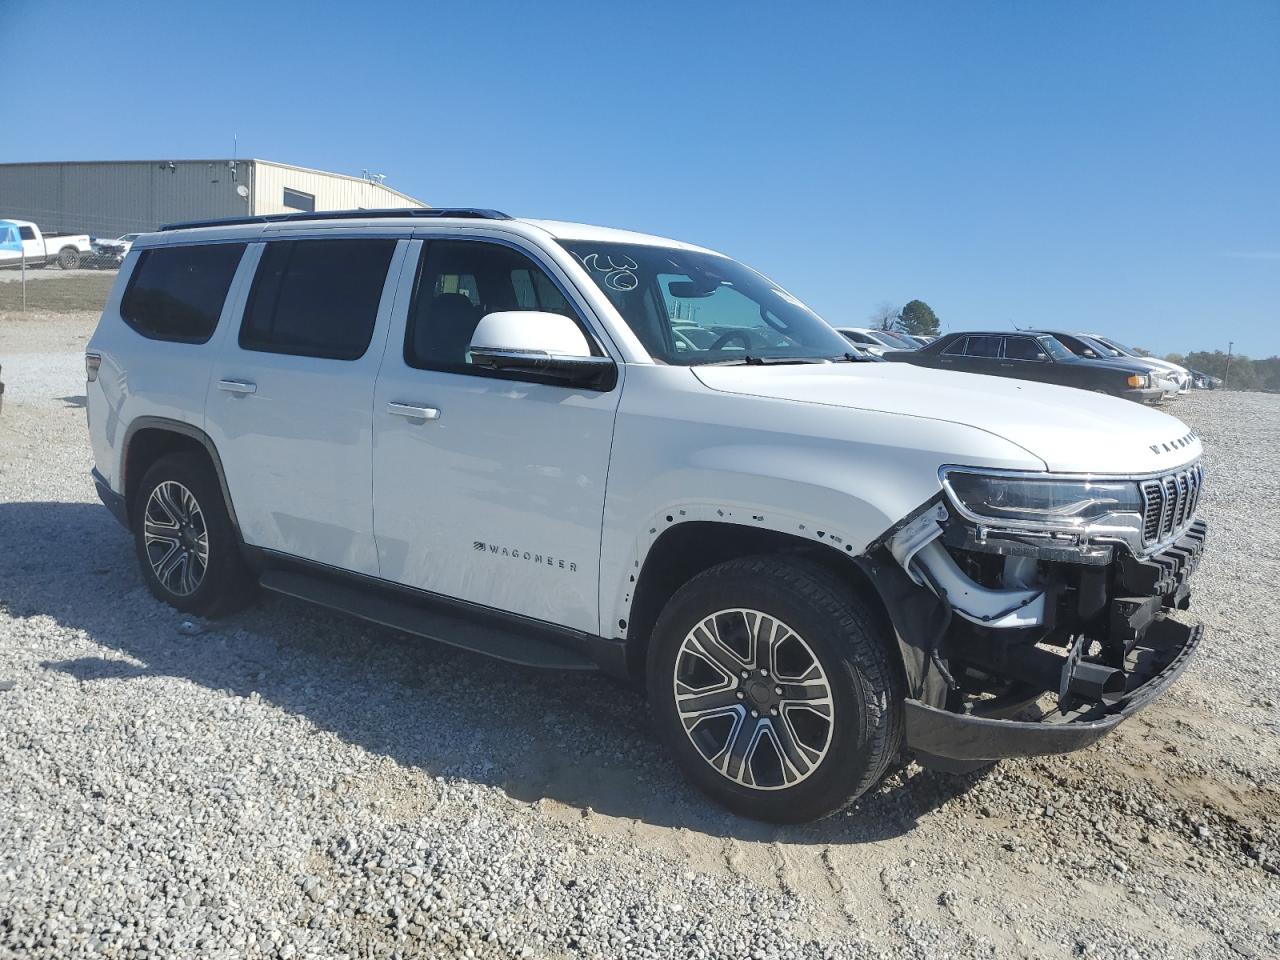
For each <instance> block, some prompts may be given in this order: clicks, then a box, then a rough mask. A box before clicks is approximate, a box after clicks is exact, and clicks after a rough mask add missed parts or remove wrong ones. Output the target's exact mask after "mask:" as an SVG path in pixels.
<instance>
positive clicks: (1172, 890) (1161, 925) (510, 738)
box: [0, 314, 1280, 958]
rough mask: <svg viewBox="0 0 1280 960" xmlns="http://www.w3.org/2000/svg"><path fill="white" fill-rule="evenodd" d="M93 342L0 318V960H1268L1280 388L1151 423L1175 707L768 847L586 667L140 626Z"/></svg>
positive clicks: (1277, 677) (882, 802)
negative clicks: (1182, 462) (1170, 461)
mask: <svg viewBox="0 0 1280 960" xmlns="http://www.w3.org/2000/svg"><path fill="white" fill-rule="evenodd" d="M92 319H93V318H92V317H90V316H89V315H66V314H63V315H58V316H43V317H41V316H40V315H38V314H37V315H32V317H31V318H30V319H25V320H19V319H17V318H16V316H15V315H13V314H9V315H4V314H0V363H3V366H4V379H5V381H6V383H7V384H8V390H7V392H6V394H5V402H4V410H3V414H0V681H12V686H11V687H9V684H8V683H7V682H6V683H0V956H5V957H19V956H21V957H71V956H77V957H78V956H94V955H102V956H112V957H144V956H145V957H163V956H197V955H199V956H208V957H239V956H245V957H282V958H287V957H309V956H310V957H317V958H319V957H323V958H329V957H340V956H349V957H365V956H388V955H391V956H402V957H446V956H448V957H453V956H460V957H463V956H465V957H516V956H534V957H580V956H582V957H594V956H600V957H620V956H626V957H629V958H630V957H703V956H705V957H752V958H764V957H778V958H782V957H806V958H807V957H826V956H832V957H845V956H854V957H861V956H886V957H887V956H893V957H899V956H906V957H930V958H933V957H969V956H978V957H986V956H1001V957H1003V956H1025V957H1068V956H1090V957H1124V958H1133V957H1165V956H1194V957H1259V958H1261V957H1274V956H1276V955H1277V954H1280V792H1278V790H1277V787H1276V784H1277V783H1280V738H1278V736H1277V735H1278V734H1280V709H1278V705H1280V667H1278V666H1277V662H1276V657H1275V648H1276V643H1277V639H1278V636H1277V627H1276V620H1275V616H1274V613H1275V611H1276V609H1277V604H1276V600H1275V589H1276V584H1278V583H1280V396H1265V395H1259V394H1230V393H1225V394H1223V393H1219V394H1199V395H1195V396H1192V397H1189V398H1185V399H1182V400H1180V401H1178V402H1177V403H1175V404H1174V405H1172V406H1171V412H1173V413H1175V415H1177V416H1179V417H1181V418H1183V419H1185V420H1186V421H1187V423H1189V424H1190V425H1191V426H1192V427H1194V428H1195V429H1196V430H1197V431H1199V432H1200V434H1201V436H1202V437H1203V438H1204V441H1205V445H1206V447H1207V450H1208V453H1207V455H1206V465H1207V469H1208V472H1209V476H1210V480H1211V483H1210V485H1209V486H1208V487H1207V490H1206V501H1205V506H1204V509H1205V512H1206V514H1207V516H1208V519H1209V521H1210V523H1211V524H1212V526H1211V535H1212V542H1211V548H1210V550H1209V552H1208V555H1207V557H1206V559H1205V562H1204V565H1203V567H1202V569H1201V572H1200V574H1199V576H1198V578H1197V582H1196V586H1197V592H1196V594H1195V605H1194V607H1193V609H1192V611H1191V613H1192V614H1193V615H1194V616H1196V617H1199V618H1200V619H1202V620H1203V621H1204V622H1205V623H1206V624H1207V627H1208V631H1209V633H1208V640H1207V641H1206V645H1205V646H1204V647H1203V648H1202V649H1203V651H1204V652H1203V654H1202V655H1201V656H1200V658H1199V659H1198V661H1197V662H1196V663H1195V664H1193V666H1192V667H1191V668H1190V670H1189V671H1188V672H1187V674H1186V675H1185V677H1184V678H1183V680H1182V682H1181V683H1179V684H1178V685H1176V686H1175V688H1174V689H1173V690H1172V691H1171V692H1170V693H1169V694H1168V695H1166V696H1165V697H1164V698H1163V699H1162V700H1161V701H1159V702H1158V703H1157V704H1156V705H1154V706H1153V707H1151V708H1150V709H1148V710H1147V711H1145V712H1144V713H1142V714H1140V715H1139V716H1138V717H1137V718H1135V719H1133V720H1131V721H1130V722H1129V723H1127V724H1125V725H1124V726H1122V727H1121V728H1120V730H1119V731H1118V732H1117V733H1116V734H1115V735H1113V736H1111V737H1109V738H1107V739H1105V740H1104V741H1102V743H1101V744H1099V745H1098V746H1096V747H1094V748H1092V749H1090V750H1087V751H1085V752H1083V753H1081V754H1078V755H1075V756H1071V757H1065V758H1051V759H1045V760H1030V761H1021V762H1008V763H1004V764H1002V765H1000V766H998V767H996V768H995V769H993V770H992V771H990V772H987V773H986V774H984V775H975V776H970V777H964V778H955V777H948V776H944V775H940V774H931V773H927V772H925V771H922V770H920V769H919V768H918V767H915V766H910V767H908V768H906V769H905V770H903V771H902V772H901V773H899V774H897V775H895V776H894V777H893V778H892V779H891V780H890V781H888V782H887V783H886V784H885V785H884V786H883V787H882V788H881V789H880V790H879V791H877V792H875V793H874V794H873V795H869V796H867V797H864V798H863V801H862V802H861V803H860V804H859V806H858V807H857V808H856V809H855V810H853V811H851V812H850V813H849V814H848V815H847V816H844V817H841V818H838V819H835V820H832V821H828V822H825V823H821V824H817V825H813V826H807V827H801V828H781V829H780V828H772V827H766V826H762V825H759V824H755V823H751V822H747V821H743V820H739V819H736V818H734V817H732V816H729V815H727V814H725V813H722V812H721V811H720V810H718V809H717V808H715V807H713V806H711V805H710V804H709V803H708V802H707V801H705V800H703V799H702V797H701V796H700V795H698V794H697V793H695V792H694V791H693V790H692V789H691V788H690V787H688V786H687V785H686V784H685V783H684V781H682V780H681V779H680V777H679V775H678V774H677V773H676V772H675V771H674V770H673V769H672V767H671V766H670V764H669V763H668V762H667V760H666V758H665V756H664V755H663V753H662V751H661V750H660V749H659V747H658V745H657V744H656V742H655V741H654V739H653V737H652V736H651V735H650V733H649V730H648V727H647V723H646V719H645V714H644V707H643V704H642V703H641V701H640V700H639V698H638V697H637V696H635V695H634V694H633V693H631V692H629V691H627V690H625V689H623V688H621V687H619V686H618V685H616V684H614V683H611V682H609V681H607V680H605V679H601V678H593V677H585V678H584V677H581V676H562V675H557V674H552V673H540V672H534V671H526V670H521V669H517V668H513V667H510V666H507V665H504V664H499V663H496V662H492V661H489V660H486V659H483V658H480V657H476V656H472V655H469V654H466V653H462V652H459V651H455V650H451V649H448V648H444V647H441V646H438V645H435V644H431V643H426V642H421V641H416V640H413V639H410V638H406V637H404V636H402V635H398V634H395V633H392V632H390V631H386V630H382V629H378V628H374V627H370V626H368V625H365V624H362V623H359V622H355V621H350V620H346V619H341V618H337V617H334V616H331V615H328V614H326V613H323V612H318V611H316V610H313V609H311V608H308V607H306V606H304V605H301V604H299V603H296V602H292V601H288V600H285V599H279V598H268V599H265V600H264V601H263V602H262V604H261V605H260V606H258V607H256V608H254V609H252V610H250V611H247V612H245V613H243V614H240V615H237V616H235V617H233V618H230V619H228V620H224V621H219V622H216V623H207V624H206V623H203V622H194V621H189V620H186V621H184V618H183V617H182V616H180V615H179V614H177V613H176V612H174V611H172V610H170V609H169V608H167V607H165V606H162V605H160V604H159V603H157V602H155V601H154V600H153V599H152V598H151V597H150V595H149V594H148V593H147V591H146V589H145V588H144V587H143V585H142V582H141V580H140V578H139V575H138V573H137V571H136V568H135V561H134V557H133V553H132V548H131V544H130V542H129V539H128V537H127V536H126V534H125V533H124V532H123V531H122V530H121V529H120V528H119V527H117V526H116V524H115V523H114V521H112V520H111V518H110V517H109V516H108V514H107V512H106V511H105V510H104V509H103V508H102V507H101V506H100V505H98V503H97V500H96V498H95V496H94V493H93V488H92V486H91V484H90V482H89V477H88V472H89V468H90V466H91V458H90V455H89V449H88V444H87V438H86V432H85V426H84V410H83V392H84V383H83V367H82V360H81V352H82V350H83V344H84V341H85V339H86V338H87V336H88V334H89V332H90V331H91V329H92Z"/></svg>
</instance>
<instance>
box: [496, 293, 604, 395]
mask: <svg viewBox="0 0 1280 960" xmlns="http://www.w3.org/2000/svg"><path fill="white" fill-rule="evenodd" d="M471 362H472V363H473V364H475V365H476V366H479V367H488V368H489V369H491V370H509V371H511V372H513V373H523V374H529V375H531V376H532V377H534V378H537V379H547V380H553V381H560V382H563V383H572V384H579V385H582V386H589V387H593V388H594V389H597V390H608V389H610V388H611V387H612V386H613V384H614V383H615V382H616V379H617V368H616V367H615V366H614V363H613V360H611V359H610V358H609V357H596V356H592V354H591V344H590V343H588V342H587V338H586V336H585V335H584V334H583V332H582V330H581V329H580V328H579V327H578V325H577V324H576V323H574V322H573V321H572V320H570V319H569V318H568V317H565V316H561V315H560V314H558V313H546V312H543V311H541V310H504V311H500V312H498V313H490V314H486V315H485V316H484V317H483V318H482V319H481V320H480V322H479V323H478V324H476V331H475V333H473V334H472V335H471Z"/></svg>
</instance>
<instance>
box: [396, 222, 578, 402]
mask: <svg viewBox="0 0 1280 960" xmlns="http://www.w3.org/2000/svg"><path fill="white" fill-rule="evenodd" d="M507 310H540V311H544V312H547V313H558V314H561V315H562V316H566V317H569V318H570V319H572V320H574V321H577V322H578V323H579V325H580V326H581V321H580V320H579V318H578V315H577V312H576V311H575V310H574V309H573V307H572V306H571V305H570V304H569V301H568V300H566V299H565V297H564V294H562V293H561V292H560V288H559V287H557V286H556V284H555V282H554V281H553V280H552V279H551V278H550V277H549V276H547V274H546V272H545V271H544V270H543V269H542V268H541V267H540V266H538V265H537V264H536V263H534V262H533V260H531V259H530V258H529V257H528V256H526V255H525V254H523V253H521V252H520V251H518V250H513V249H512V248H510V247H507V246H504V245H502V244H498V243H485V242H483V241H479V240H432V241H430V242H428V243H427V246H426V251H425V253H424V255H423V256H422V258H421V260H420V261H419V265H418V276H417V279H416V281H415V283H414V291H413V299H412V300H411V301H410V303H409V322H408V324H407V326H406V328H405V342H404V360H405V363H407V364H408V365H409V366H411V367H417V368H418V369H420V370H446V371H449V372H452V373H470V374H476V375H479V376H493V377H500V378H502V377H512V378H519V379H528V377H527V376H524V375H516V374H512V373H506V372H504V371H497V370H491V369H489V368H486V367H476V366H473V365H472V363H471V354H470V349H471V337H472V335H473V334H474V333H475V331H476V326H477V325H478V324H479V323H480V320H481V318H483V317H484V316H485V315H486V314H490V313H498V312H500V311H507ZM585 332H586V331H585V330H584V333H585ZM587 339H588V341H591V340H592V337H591V336H590V335H588V336H587ZM592 352H594V353H596V354H597V355H599V354H600V351H599V349H598V348H597V347H595V345H594V342H593V346H592Z"/></svg>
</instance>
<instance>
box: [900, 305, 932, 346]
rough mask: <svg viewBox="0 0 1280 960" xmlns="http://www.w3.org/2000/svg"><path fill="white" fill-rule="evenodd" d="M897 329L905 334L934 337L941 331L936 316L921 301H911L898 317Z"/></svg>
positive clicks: (930, 308)
mask: <svg viewBox="0 0 1280 960" xmlns="http://www.w3.org/2000/svg"><path fill="white" fill-rule="evenodd" d="M898 329H900V330H902V331H904V332H905V333H913V334H917V335H920V334H925V335H927V336H931V337H936V336H937V335H938V333H939V331H940V330H941V326H940V324H939V323H938V315H937V314H936V313H934V312H933V308H932V307H930V306H929V305H928V304H927V303H925V302H924V301H923V300H912V301H911V302H910V303H908V304H907V305H906V306H905V307H903V308H902V313H901V314H900V315H899V316H898Z"/></svg>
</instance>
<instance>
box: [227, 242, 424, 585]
mask: <svg viewBox="0 0 1280 960" xmlns="http://www.w3.org/2000/svg"><path fill="white" fill-rule="evenodd" d="M408 244H409V241H408V240H407V239H403V240H398V239H396V238H395V237H393V236H389V235H381V236H379V235H370V234H369V233H368V232H363V233H361V232H351V233H348V234H346V235H343V234H342V233H341V232H338V231H334V232H333V233H331V234H330V235H329V236H326V237H324V238H317V237H315V236H303V237H297V238H295V237H292V236H287V235H283V236H277V237H274V238H271V239H268V240H267V241H266V242H265V243H257V244H254V245H253V246H252V247H251V251H250V255H251V256H256V257H257V258H258V260H257V264H256V272H255V274H254V279H253V282H252V284H251V285H249V286H248V287H247V291H246V292H245V293H244V294H243V314H242V316H241V317H238V319H239V322H237V323H232V324H228V325H226V329H225V330H223V331H222V333H221V335H220V340H219V349H218V350H217V351H216V354H217V357H216V360H215V362H214V367H213V373H212V377H211V379H210V384H209V395H208V401H207V404H206V418H207V432H208V434H209V436H210V438H211V439H212V440H213V441H214V443H215V445H216V446H217V448H218V451H219V453H220V455H221V457H222V463H223V467H224V470H225V472H226V478H227V486H228V489H229V490H230V492H231V498H232V501H233V503H234V504H235V509H236V516H237V519H238V520H239V522H240V527H241V533H242V534H243V536H244V539H245V541H246V542H247V543H249V544H252V545H253V546H256V547H261V548H264V549H267V550H271V551H275V552H278V553H282V554H288V555H290V556H295V557H301V558H304V559H307V560H314V561H317V562H319V563H324V564H327V565H330V566H334V567H338V568H341V569H345V570H353V571H356V572H359V573H366V574H376V573H377V571H378V556H377V549H376V547H375V544H374V539H373V503H372V489H373V480H372V474H371V458H372V424H371V419H372V404H373V385H374V380H375V377H376V373H377V368H378V364H379V362H380V361H381V359H382V347H383V344H384V342H385V340H386V336H387V328H388V324H389V318H390V314H391V308H392V303H393V299H394V295H395V289H396V283H397V280H398V279H399V273H400V267H401V264H402V263H403V261H404V255H405V250H406V248H407V246H408Z"/></svg>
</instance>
